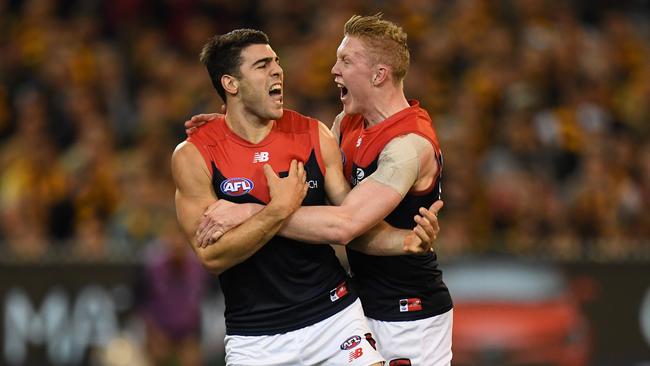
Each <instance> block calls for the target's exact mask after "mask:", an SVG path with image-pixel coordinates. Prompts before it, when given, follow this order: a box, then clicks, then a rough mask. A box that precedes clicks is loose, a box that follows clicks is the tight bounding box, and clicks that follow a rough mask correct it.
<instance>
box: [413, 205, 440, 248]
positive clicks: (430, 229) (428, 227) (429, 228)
mask: <svg viewBox="0 0 650 366" xmlns="http://www.w3.org/2000/svg"><path fill="white" fill-rule="evenodd" d="M424 211H426V210H424ZM427 212H428V211H427ZM432 216H433V215H432ZM413 219H414V221H415V222H416V223H417V224H418V226H416V229H417V228H421V229H422V230H423V231H424V232H425V233H426V234H427V236H428V237H429V238H431V241H432V242H433V240H436V237H437V235H438V232H437V231H436V230H435V227H434V224H433V223H434V222H435V223H436V224H437V223H438V221H437V220H436V219H435V216H433V221H432V220H430V219H428V218H425V217H421V216H419V215H415V217H414V218H413ZM432 244H433V243H432Z"/></svg>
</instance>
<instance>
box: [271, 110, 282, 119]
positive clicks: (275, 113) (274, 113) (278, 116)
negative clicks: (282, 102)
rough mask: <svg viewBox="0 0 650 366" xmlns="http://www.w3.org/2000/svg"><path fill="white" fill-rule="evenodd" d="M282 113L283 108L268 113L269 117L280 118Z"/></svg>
mask: <svg viewBox="0 0 650 366" xmlns="http://www.w3.org/2000/svg"><path fill="white" fill-rule="evenodd" d="M283 114H284V108H280V109H275V110H273V111H271V113H270V115H271V119H280V118H282V115H283Z"/></svg>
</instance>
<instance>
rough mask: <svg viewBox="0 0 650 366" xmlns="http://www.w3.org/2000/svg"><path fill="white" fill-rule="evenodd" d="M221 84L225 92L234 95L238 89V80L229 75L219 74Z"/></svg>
mask: <svg viewBox="0 0 650 366" xmlns="http://www.w3.org/2000/svg"><path fill="white" fill-rule="evenodd" d="M221 86H222V87H223V90H225V91H226V93H227V94H232V95H236V94H237V92H238V91H239V80H237V78H236V77H234V76H231V75H223V76H221Z"/></svg>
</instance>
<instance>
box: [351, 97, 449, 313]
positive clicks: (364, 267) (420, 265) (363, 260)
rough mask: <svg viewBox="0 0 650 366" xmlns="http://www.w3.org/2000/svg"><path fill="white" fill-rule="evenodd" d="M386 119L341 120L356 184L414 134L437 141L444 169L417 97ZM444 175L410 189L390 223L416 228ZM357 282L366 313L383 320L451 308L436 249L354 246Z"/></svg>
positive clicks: (354, 117)
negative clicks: (387, 250) (395, 142)
mask: <svg viewBox="0 0 650 366" xmlns="http://www.w3.org/2000/svg"><path fill="white" fill-rule="evenodd" d="M409 104H410V105H411V106H410V107H409V108H406V109H404V110H402V111H400V112H398V113H396V114H395V115H393V116H391V117H389V118H388V119H386V120H385V121H383V122H381V123H379V124H378V125H375V126H372V127H370V128H364V123H365V122H364V118H363V116H361V115H359V114H354V115H346V116H345V117H344V118H343V119H342V121H341V134H340V145H341V151H342V152H343V155H344V159H343V160H344V173H345V175H346V177H348V179H349V181H350V184H351V185H352V186H353V187H354V186H356V185H357V184H359V183H360V182H361V181H362V180H363V179H364V178H365V177H368V176H369V175H370V174H372V173H373V172H374V171H375V170H377V162H378V160H379V154H380V153H381V151H382V150H383V148H384V147H385V146H386V144H387V143H388V142H390V141H391V140H392V139H393V138H395V137H398V136H401V135H406V134H409V133H415V134H418V135H420V136H422V137H424V138H426V139H427V140H429V142H431V144H432V145H433V147H434V150H435V152H436V157H437V160H438V164H439V167H440V169H439V172H440V171H441V170H442V154H441V151H440V147H439V144H438V138H437V136H436V133H435V131H434V129H433V123H432V121H431V118H430V117H429V114H428V113H427V112H426V111H425V110H424V109H422V108H420V107H419V103H418V102H417V101H412V102H409ZM440 186H441V175H440V173H438V176H437V177H436V179H434V182H432V184H431V186H430V187H429V188H428V189H426V190H425V191H422V192H412V191H411V192H408V193H407V194H406V196H405V197H404V199H403V200H402V202H400V204H399V205H398V206H397V207H396V208H395V210H393V211H392V212H391V213H390V214H389V215H388V216H387V217H386V219H385V220H386V222H388V223H389V224H391V225H393V226H395V227H397V228H401V229H412V228H413V226H415V223H414V222H413V216H414V215H417V214H418V208H419V207H429V206H430V205H431V204H432V203H433V202H435V201H436V200H438V199H439V198H440V193H441V190H440ZM347 253H348V259H349V262H350V268H351V269H352V272H353V274H354V276H353V285H354V287H355V289H356V290H357V292H358V293H359V297H360V298H361V302H362V304H363V309H364V312H365V313H366V316H368V317H369V318H373V319H377V320H382V321H403V320H417V319H424V318H428V317H431V316H435V315H439V314H442V313H444V312H446V311H448V310H450V309H451V307H452V303H451V297H450V296H449V291H448V290H447V287H446V286H445V284H444V283H443V281H442V272H441V271H440V270H439V269H438V263H437V258H436V255H435V254H434V253H429V254H426V255H421V256H418V255H403V256H388V257H385V256H373V255H367V254H364V253H361V252H357V251H355V250H351V249H348V250H347Z"/></svg>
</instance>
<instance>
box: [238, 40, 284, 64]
mask: <svg viewBox="0 0 650 366" xmlns="http://www.w3.org/2000/svg"><path fill="white" fill-rule="evenodd" d="M241 55H242V59H243V61H244V63H251V62H256V61H258V60H260V59H262V58H267V57H270V58H275V57H277V55H276V54H275V51H273V48H271V45H269V44H252V45H250V46H247V47H245V48H244V49H243V50H242V52H241Z"/></svg>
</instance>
